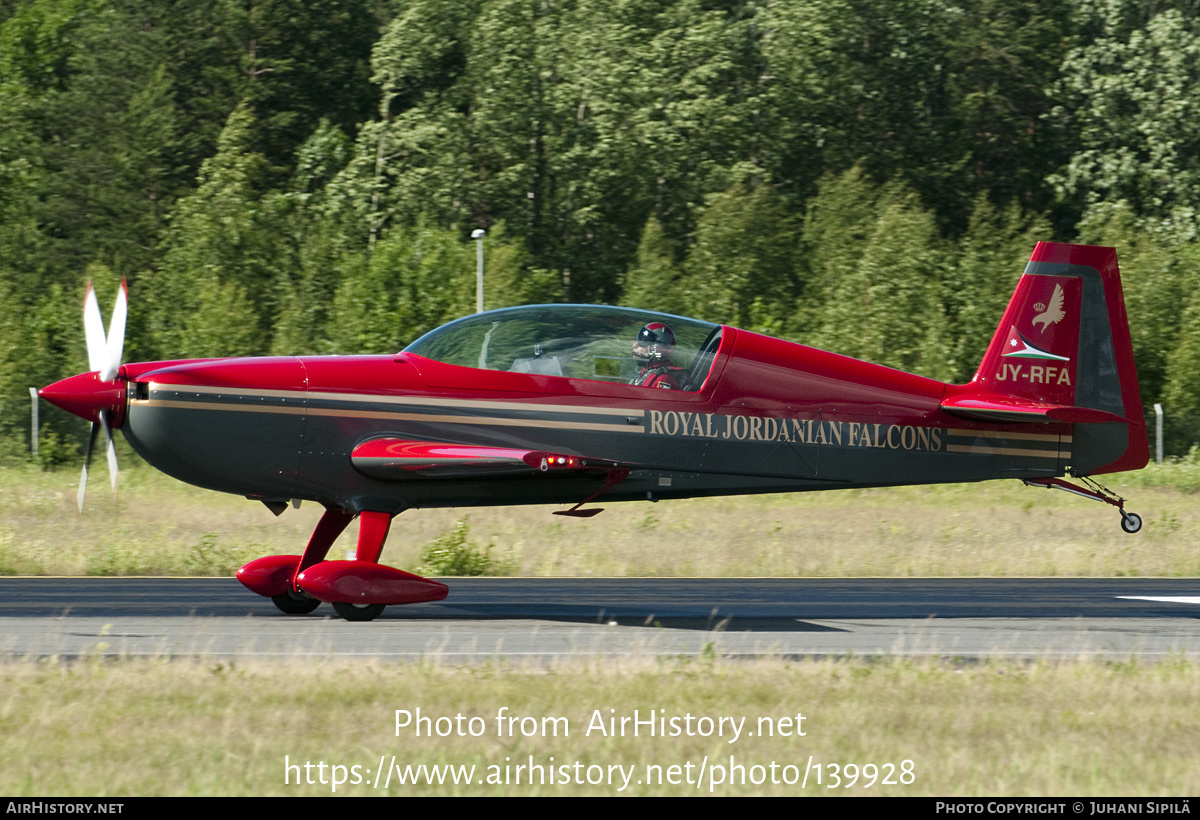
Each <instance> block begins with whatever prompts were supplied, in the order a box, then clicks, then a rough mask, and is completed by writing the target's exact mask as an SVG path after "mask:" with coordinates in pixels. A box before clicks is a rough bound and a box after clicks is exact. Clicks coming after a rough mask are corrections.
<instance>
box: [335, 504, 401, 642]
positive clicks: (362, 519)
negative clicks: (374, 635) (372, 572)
mask: <svg viewBox="0 0 1200 820" xmlns="http://www.w3.org/2000/svg"><path fill="white" fill-rule="evenodd" d="M391 527H392V514H391V513H385V512H375V511H373V510H363V511H362V512H361V513H359V515H358V547H357V548H356V549H355V552H354V560H355V561H368V562H370V563H372V564H378V563H379V555H380V553H382V552H383V542H384V541H386V540H387V536H388V530H390V529H391ZM384 606H385V604H357V603H349V602H347V601H334V602H333V610H334V612H336V613H337V614H338V615H341V616H342V617H343V618H345V619H346V620H347V621H373V620H375V619H376V618H378V617H379V616H380V615H382V614H383V609H384Z"/></svg>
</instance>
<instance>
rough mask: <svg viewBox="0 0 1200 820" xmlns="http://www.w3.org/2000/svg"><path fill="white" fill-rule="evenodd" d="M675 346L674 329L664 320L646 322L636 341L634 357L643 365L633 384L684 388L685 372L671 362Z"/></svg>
mask: <svg viewBox="0 0 1200 820" xmlns="http://www.w3.org/2000/svg"><path fill="white" fill-rule="evenodd" d="M674 350H675V333H674V331H672V330H671V328H670V327H668V326H667V325H665V324H663V323H662V322H651V323H650V324H648V325H643V326H642V329H641V330H639V331H638V335H637V339H635V340H634V342H633V358H634V359H636V360H637V363H638V366H639V367H640V368H641V369H640V370H639V372H638V374H637V377H636V378H634V379H633V381H631V382H630V384H633V385H639V386H641V387H661V388H663V389H664V390H679V389H681V388H682V387H683V380H684V377H685V375H686V374H685V373H684V370H683V368H682V367H675V365H673V364H672V363H671V354H672V353H673V352H674Z"/></svg>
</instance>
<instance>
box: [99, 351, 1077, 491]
mask: <svg viewBox="0 0 1200 820" xmlns="http://www.w3.org/2000/svg"><path fill="white" fill-rule="evenodd" d="M122 377H123V378H124V379H126V380H127V382H128V385H129V387H128V391H127V393H128V395H127V407H126V409H125V414H124V419H123V424H122V426H121V429H122V431H123V432H124V434H125V436H126V438H127V439H128V440H129V441H130V443H131V444H132V445H133V447H134V449H135V450H137V451H138V453H139V454H140V455H141V456H142V457H143V458H145V459H146V460H147V461H148V462H150V463H151V464H153V465H154V466H155V467H157V468H158V469H160V470H163V471H164V472H167V473H169V474H171V475H173V476H175V477H177V478H179V479H181V480H183V481H186V482H189V483H192V484H195V485H199V486H202V487H207V488H210V489H213V490H219V491H222V492H229V493H236V494H239V495H244V496H248V497H251V498H260V499H263V500H267V501H276V502H277V501H286V500H289V499H309V500H314V501H317V502H320V503H322V504H324V505H326V506H332V507H341V508H344V509H349V510H353V511H358V510H362V509H376V510H389V511H399V510H402V509H406V508H411V507H428V506H474V505H494V504H515V503H575V502H578V501H579V500H581V499H582V498H585V497H587V496H589V495H591V494H593V493H594V492H597V491H599V490H601V489H604V487H605V481H604V478H603V476H599V475H572V476H562V475H557V474H538V473H524V474H514V475H505V476H499V477H496V476H490V477H480V476H466V477H455V476H454V475H452V474H451V475H445V474H441V475H437V476H433V477H430V476H427V475H422V474H421V473H420V472H414V473H413V474H412V475H411V476H410V477H406V478H403V479H400V480H383V479H380V478H378V477H372V476H370V475H367V474H366V473H364V472H363V471H362V470H360V469H357V468H356V467H355V465H354V463H353V460H352V457H351V454H352V452H353V451H354V449H355V448H356V447H357V446H359V445H360V444H362V443H363V442H366V441H370V440H372V439H376V438H399V439H406V440H419V441H431V442H443V443H453V444H463V445H475V446H479V447H493V448H520V449H529V450H547V451H554V452H561V453H568V454H573V455H578V456H582V457H590V458H595V459H605V460H609V461H612V462H618V463H622V464H627V465H630V472H629V475H628V477H626V478H624V480H622V481H620V482H619V483H617V484H616V485H615V486H612V487H610V488H609V489H607V490H606V491H605V494H604V499H605V500H628V499H645V498H652V499H657V498H674V497H689V496H703V495H722V494H741V493H760V492H794V491H802V490H815V489H833V488H839V487H861V486H881V485H897V484H911V483H938V482H953V481H975V480H983V479H989V478H1000V477H1011V478H1035V477H1045V476H1055V475H1061V474H1062V473H1063V470H1064V469H1065V467H1066V465H1067V464H1069V463H1070V461H1071V449H1072V431H1071V428H1072V425H1070V424H1042V425H1037V426H1036V429H1031V428H1030V425H1003V424H985V423H980V422H976V421H970V420H964V419H962V418H956V417H954V416H951V415H949V414H947V413H946V412H944V411H943V410H941V409H940V408H939V403H940V401H941V400H942V398H943V396H944V395H945V393H946V391H947V389H948V386H947V385H945V384H943V383H941V382H937V381H934V380H931V379H925V378H921V377H918V376H913V375H909V374H905V373H901V372H899V371H896V370H892V369H890V368H885V367H879V366H876V365H871V364H867V363H864V362H860V361H857V360H854V359H849V358H846V357H843V356H837V355H835V354H830V353H825V352H823V351H819V350H815V349H813V348H808V347H805V346H803V345H797V344H792V343H788V342H782V341H780V340H777V339H771V338H769V337H765V336H760V335H757V334H753V333H748V332H746V331H740V330H735V329H733V328H721V334H720V344H719V348H718V349H717V350H716V351H715V355H713V357H712V364H711V368H710V370H709V371H708V373H707V375H706V377H705V378H704V381H703V384H702V385H701V386H699V389H697V390H692V391H684V390H654V389H647V388H643V387H638V386H633V385H630V384H627V383H625V382H623V381H615V380H608V381H603V380H595V379H584V378H572V377H570V376H566V375H564V376H559V375H545V374H538V373H529V372H511V371H505V370H492V369H480V368H473V367H463V366H459V365H454V364H447V363H445V362H440V361H434V360H432V359H429V358H424V357H422V356H419V355H416V354H412V353H401V354H395V355H388V356H330V357H279V358H247V359H217V360H208V361H190V362H157V363H145V364H135V365H126V366H125V367H124V368H123V369H122Z"/></svg>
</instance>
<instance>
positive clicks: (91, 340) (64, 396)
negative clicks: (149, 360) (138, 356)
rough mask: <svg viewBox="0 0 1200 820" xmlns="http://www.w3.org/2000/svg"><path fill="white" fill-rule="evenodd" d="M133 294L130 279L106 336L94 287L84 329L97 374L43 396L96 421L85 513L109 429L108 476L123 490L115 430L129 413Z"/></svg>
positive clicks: (83, 485) (83, 484) (82, 489)
mask: <svg viewBox="0 0 1200 820" xmlns="http://www.w3.org/2000/svg"><path fill="white" fill-rule="evenodd" d="M128 303H129V290H128V286H127V285H126V283H125V281H124V280H121V289H120V290H119V291H117V302H116V305H114V306H113V315H112V321H110V322H109V324H108V335H107V336H106V335H105V333H104V320H103V319H102V318H101V317H100V305H99V303H97V301H96V291H95V289H93V288H92V285H91V283H90V282H89V283H88V288H87V296H86V297H84V301H83V330H84V334H85V336H86V337H87V351H88V367H89V368H91V370H92V372H90V373H83V374H81V375H78V376H72V377H71V378H69V379H63V380H62V381H60V382H57V383H55V384H52V385H50V386H49V387H43V388H42V389H41V390H39V391H38V395H39V396H41V397H42V398H44V399H46V400H47V401H49V402H50V403H51V404H55V405H57V406H59V407H61V408H63V409H64V410H67V411H70V412H72V413H74V414H75V415H77V416H79V417H81V418H83V419H86V420H88V421H90V422H91V423H92V432H91V435H90V436H89V437H88V448H87V456H86V457H85V458H84V462H83V475H82V476H80V478H79V495H78V500H79V510H80V512H82V511H83V498H84V494H85V493H86V492H87V479H88V467H89V466H90V465H91V463H92V451H93V450H94V449H95V448H96V436H97V435H98V434H99V432H100V430H101V429H103V430H104V440H105V444H106V455H107V459H108V477H109V480H110V481H111V483H112V489H113V493H114V494H116V492H117V450H116V447H114V446H113V437H112V428H113V427H120V426H121V421H122V420H123V416H124V410H125V388H126V384H125V381H124V379H119V378H118V374H119V372H120V369H121V353H122V351H123V350H124V347H125V314H126V311H127V309H128Z"/></svg>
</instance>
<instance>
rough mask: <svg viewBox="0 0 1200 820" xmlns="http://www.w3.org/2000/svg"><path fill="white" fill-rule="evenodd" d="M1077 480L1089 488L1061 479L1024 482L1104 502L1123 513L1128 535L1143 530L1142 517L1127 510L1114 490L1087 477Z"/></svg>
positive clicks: (1040, 479) (1123, 500) (1123, 524)
mask: <svg viewBox="0 0 1200 820" xmlns="http://www.w3.org/2000/svg"><path fill="white" fill-rule="evenodd" d="M1075 478H1078V479H1079V480H1080V481H1082V482H1083V483H1084V484H1085V485H1087V486H1086V487H1077V486H1075V485H1074V484H1071V483H1070V482H1067V481H1063V480H1062V479H1061V478H1027V479H1024V481H1025V484H1026V485H1028V486H1033V487H1046V488H1047V489H1051V490H1065V491H1066V492H1069V493H1072V494H1074V495H1079V496H1083V497H1084V498H1090V499H1092V500H1093V501H1103V502H1104V503H1105V504H1111V505H1112V506H1114V507H1116V508H1117V510H1118V511H1119V512H1120V513H1121V529H1123V530H1125V532H1128V533H1135V532H1137V531H1138V530H1140V529H1141V528H1142V517H1141V516H1140V515H1138V514H1137V513H1131V512H1129V511H1127V510H1126V509H1125V499H1124V498H1121V496H1119V495H1117V494H1116V493H1114V492H1113V491H1112V490H1110V489H1108V488H1107V487H1105V486H1103V485H1102V484H1099V483H1098V482H1096V481H1093V480H1092V479H1091V478H1088V477H1087V476H1085V475H1077V476H1075Z"/></svg>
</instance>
